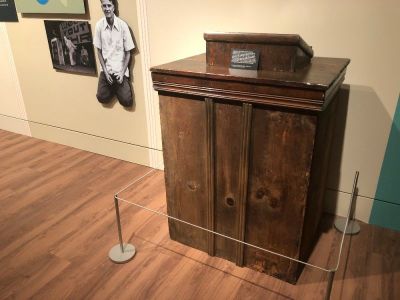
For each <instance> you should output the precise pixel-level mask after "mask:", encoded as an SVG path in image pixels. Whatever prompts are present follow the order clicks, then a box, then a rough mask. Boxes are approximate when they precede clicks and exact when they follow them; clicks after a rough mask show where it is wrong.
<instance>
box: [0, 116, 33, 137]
mask: <svg viewBox="0 0 400 300" xmlns="http://www.w3.org/2000/svg"><path fill="white" fill-rule="evenodd" d="M0 129H3V130H6V131H11V132H14V133H18V134H23V135H27V136H31V131H30V128H29V122H28V121H26V120H21V119H20V118H14V117H8V116H5V115H0Z"/></svg>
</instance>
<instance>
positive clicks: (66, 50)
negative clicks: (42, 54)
mask: <svg viewBox="0 0 400 300" xmlns="http://www.w3.org/2000/svg"><path fill="white" fill-rule="evenodd" d="M44 26H45V28H46V34H47V41H48V44H49V50H50V56H51V61H52V63H53V68H54V69H57V70H63V71H65V72H69V73H81V74H96V61H95V56H94V49H93V44H92V43H93V39H92V32H91V30H90V24H89V23H88V22H86V21H48V20H45V21H44Z"/></svg>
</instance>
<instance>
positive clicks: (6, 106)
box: [0, 23, 31, 135]
mask: <svg viewBox="0 0 400 300" xmlns="http://www.w3.org/2000/svg"><path fill="white" fill-rule="evenodd" d="M0 66H1V67H0V82H1V100H0V128H1V129H5V130H8V131H12V132H16V133H20V134H24V135H31V133H30V128H29V124H28V122H27V121H25V120H26V111H25V104H24V101H23V99H22V94H21V90H20V87H19V81H18V76H17V71H16V69H15V64H14V59H13V55H12V50H11V46H10V43H9V42H8V34H7V30H6V26H5V24H4V23H0Z"/></svg>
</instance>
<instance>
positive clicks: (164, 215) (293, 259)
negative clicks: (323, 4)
mask: <svg viewBox="0 0 400 300" xmlns="http://www.w3.org/2000/svg"><path fill="white" fill-rule="evenodd" d="M152 171H156V170H155V169H153V170H151V171H149V172H147V173H146V174H145V175H143V176H141V177H140V178H138V179H136V180H135V181H134V182H133V183H131V184H129V185H128V186H127V187H125V188H123V189H122V190H121V191H119V192H118V193H116V194H115V198H116V199H118V200H120V201H123V202H125V203H128V204H131V205H134V206H137V207H139V208H141V209H144V210H147V211H150V212H152V213H155V214H157V215H160V216H163V217H166V218H168V219H172V220H175V221H178V222H181V223H184V224H186V225H189V226H192V227H194V228H197V229H200V230H204V231H206V232H209V233H212V234H215V235H218V236H221V237H223V238H227V239H229V240H232V241H235V242H238V243H242V244H244V245H246V246H250V247H253V248H255V249H258V250H261V251H264V252H267V253H270V254H273V255H277V256H279V257H283V258H286V259H289V260H291V261H295V262H297V263H300V264H303V265H306V266H309V267H312V268H315V269H319V270H321V271H324V272H328V273H332V272H336V271H337V270H338V268H339V264H340V258H341V254H342V248H343V245H344V238H345V235H346V230H347V225H348V222H349V218H350V213H351V207H352V204H353V199H354V194H355V190H356V186H357V180H358V172H357V174H356V179H355V181H354V184H353V192H352V194H351V199H350V205H349V209H348V213H347V217H346V224H345V229H344V231H343V234H342V238H341V243H340V248H339V255H338V258H337V263H336V267H335V268H334V269H326V268H324V267H320V266H317V265H313V264H310V263H308V262H305V261H301V260H298V259H296V258H292V257H289V256H286V255H284V254H281V253H277V252H274V251H271V250H267V249H264V248H261V247H258V246H256V245H253V244H250V243H247V242H244V241H240V240H238V239H235V238H232V237H230V236H226V235H224V234H221V233H218V232H215V231H212V230H209V229H207V228H204V227H201V226H198V225H195V224H192V223H190V222H186V221H184V220H181V219H178V218H175V217H172V216H169V215H168V214H165V213H163V212H161V211H157V210H154V209H151V208H148V207H145V206H143V205H140V204H138V203H134V202H131V201H128V200H126V199H123V198H121V197H119V196H118V194H120V193H122V192H123V191H125V190H126V189H127V188H128V187H130V186H132V185H133V184H134V183H138V182H139V181H141V180H143V179H144V178H146V177H147V176H149V175H150V174H151V173H153V172H152Z"/></svg>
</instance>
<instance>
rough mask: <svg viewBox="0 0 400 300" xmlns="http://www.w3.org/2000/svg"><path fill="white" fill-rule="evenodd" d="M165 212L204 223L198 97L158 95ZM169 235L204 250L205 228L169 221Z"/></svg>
mask: <svg viewBox="0 0 400 300" xmlns="http://www.w3.org/2000/svg"><path fill="white" fill-rule="evenodd" d="M160 116H161V130H162V141H163V156H164V165H165V184H166V192H167V201H168V205H167V210H168V214H169V215H171V216H174V217H176V218H179V219H182V220H185V221H187V222H190V223H193V224H196V225H199V226H202V227H207V200H206V199H207V186H206V185H207V182H206V155H207V147H206V108H205V103H204V101H202V100H194V99H191V100H188V99H185V98H180V97H178V96H174V97H171V96H166V95H162V96H160ZM169 232H170V236H171V238H172V239H174V240H177V241H179V242H181V243H184V244H186V245H189V246H191V247H195V248H198V249H201V250H203V251H207V232H205V231H204V230H201V229H196V228H194V227H192V226H189V225H186V224H182V223H179V222H176V221H171V220H170V221H169Z"/></svg>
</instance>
